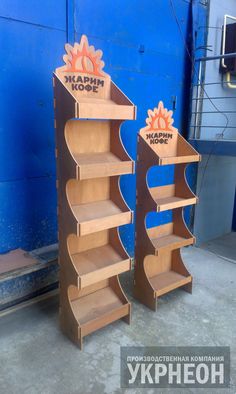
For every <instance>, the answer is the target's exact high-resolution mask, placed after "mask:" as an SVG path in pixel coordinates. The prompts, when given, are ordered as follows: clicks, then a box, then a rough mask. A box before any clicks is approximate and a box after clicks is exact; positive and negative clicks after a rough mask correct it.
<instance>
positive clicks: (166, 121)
mask: <svg viewBox="0 0 236 394" xmlns="http://www.w3.org/2000/svg"><path fill="white" fill-rule="evenodd" d="M172 114H173V112H172V111H168V110H167V109H166V108H164V105H163V102H162V101H160V102H159V104H158V107H157V108H154V110H153V111H151V110H150V109H149V110H148V116H149V117H148V118H147V119H146V123H147V129H146V130H148V131H149V130H163V131H174V130H176V129H175V128H174V127H173V126H172V124H173V122H174V119H173V118H172Z"/></svg>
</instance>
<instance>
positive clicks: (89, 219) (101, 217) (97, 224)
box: [71, 200, 132, 236]
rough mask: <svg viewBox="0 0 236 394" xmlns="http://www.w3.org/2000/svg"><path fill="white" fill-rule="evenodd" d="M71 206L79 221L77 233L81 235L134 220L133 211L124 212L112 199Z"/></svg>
mask: <svg viewBox="0 0 236 394" xmlns="http://www.w3.org/2000/svg"><path fill="white" fill-rule="evenodd" d="M71 208H72V211H73V213H74V216H75V218H76V220H77V222H78V224H77V235H80V236H81V235H86V234H90V233H93V232H96V231H100V230H105V229H109V228H113V227H118V226H122V225H123V224H129V223H131V221H132V213H131V212H130V211H129V210H128V209H127V211H126V212H122V210H121V209H120V208H119V207H118V206H117V205H116V204H115V203H114V202H113V201H111V200H105V201H96V202H91V203H88V204H81V205H72V206H71Z"/></svg>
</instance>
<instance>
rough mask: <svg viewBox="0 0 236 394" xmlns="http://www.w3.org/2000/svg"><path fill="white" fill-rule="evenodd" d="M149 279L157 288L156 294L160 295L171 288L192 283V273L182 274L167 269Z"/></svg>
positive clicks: (155, 288)
mask: <svg viewBox="0 0 236 394" xmlns="http://www.w3.org/2000/svg"><path fill="white" fill-rule="evenodd" d="M149 281H150V283H151V285H152V287H153V289H154V290H155V293H156V296H157V297H159V296H161V295H163V294H166V293H168V292H170V291H171V290H174V289H177V288H178V287H182V286H184V285H186V284H188V283H191V282H192V277H191V275H189V276H184V275H181V274H179V273H178V272H175V271H167V272H163V273H161V274H159V275H156V276H153V277H152V278H150V279H149Z"/></svg>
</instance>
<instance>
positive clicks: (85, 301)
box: [68, 276, 130, 342]
mask: <svg viewBox="0 0 236 394" xmlns="http://www.w3.org/2000/svg"><path fill="white" fill-rule="evenodd" d="M68 296H69V301H70V306H71V310H72V312H73V315H74V317H75V319H76V321H77V324H78V329H79V338H78V339H79V341H80V342H82V338H83V337H84V336H86V335H88V334H90V333H92V332H94V331H96V330H98V329H100V328H102V327H104V326H106V325H108V324H110V323H112V322H114V321H116V320H118V319H121V318H125V317H126V319H125V320H127V322H128V323H129V317H130V303H129V302H128V300H127V298H126V297H125V295H124V293H123V291H122V289H121V287H120V283H119V279H118V277H116V276H114V277H112V278H110V279H108V280H105V281H102V282H99V283H97V284H96V285H92V286H88V287H87V288H85V289H84V290H81V291H79V290H78V289H77V288H76V287H74V286H70V287H69V291H68ZM68 324H69V322H68Z"/></svg>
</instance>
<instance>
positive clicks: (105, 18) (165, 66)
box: [0, 0, 191, 254]
mask: <svg viewBox="0 0 236 394" xmlns="http://www.w3.org/2000/svg"><path fill="white" fill-rule="evenodd" d="M174 4H175V7H176V12H177V15H178V18H179V20H180V24H181V27H182V29H183V33H184V35H185V36H186V37H188V35H189V34H190V33H191V31H190V21H191V2H189V1H186V0H174ZM0 18H1V35H2V36H4V40H2V44H1V48H0V54H1V58H2V59H4V61H5V63H4V68H3V70H2V74H1V81H0V83H1V86H0V88H1V92H2V95H1V103H0V110H1V114H0V133H1V135H0V160H1V165H0V182H1V184H0V190H1V193H0V199H1V201H0V204H1V205H0V206H1V223H0V231H1V234H4V236H3V237H1V240H0V252H3V251H7V250H10V249H13V248H16V247H22V248H25V249H28V250H29V249H34V248H36V247H39V246H43V245H46V244H49V243H53V242H55V240H56V231H57V226H56V191H55V160H54V131H53V117H54V116H53V101H52V82H51V73H52V70H54V69H55V67H56V66H59V65H60V64H61V57H62V54H63V52H64V49H63V46H64V43H65V41H66V40H67V37H68V39H69V40H70V41H71V42H73V41H74V37H75V38H77V40H79V38H80V35H81V34H83V33H84V34H87V35H88V37H89V40H90V42H91V43H92V44H93V45H94V46H95V47H97V48H101V49H102V50H103V51H104V61H105V64H106V66H105V70H106V71H107V72H108V73H110V74H111V76H112V79H113V80H114V81H115V82H116V83H117V84H118V86H119V87H120V88H121V89H123V90H124V92H125V93H126V94H127V96H128V97H130V98H131V100H133V102H134V103H135V104H136V105H137V106H138V117H137V121H136V122H125V123H124V125H123V126H122V137H123V141H124V145H125V147H126V148H127V150H128V152H129V154H130V155H131V156H132V157H133V158H134V159H135V158H136V136H137V132H138V130H139V128H141V127H143V126H144V122H145V118H146V115H147V113H146V111H147V108H153V107H154V106H156V105H157V103H158V101H159V100H160V99H161V100H163V101H164V103H165V105H166V106H167V107H168V108H171V106H172V96H177V99H178V106H177V109H176V111H175V113H174V118H175V126H176V127H178V128H179V129H180V130H182V129H183V130H184V126H185V125H186V117H185V116H183V114H184V113H185V112H186V107H185V104H186V97H188V89H189V75H190V74H189V73H190V68H189V64H188V62H186V53H185V47H184V44H183V41H182V38H181V35H180V32H179V30H178V27H177V25H176V21H175V20H174V18H173V14H172V12H171V8H170V3H169V2H167V1H166V0H159V1H158V2H153V1H152V0H146V1H145V2H144V1H142V0H138V1H137V0H136V1H135V0H130V1H128V2H127V1H125V0H114V1H112V2H111V1H110V0H98V1H96V2H94V1H93V2H92V1H86V2H85V1H82V0H67V1H65V0H57V1H56V0H47V1H46V0H42V1H40V2H38V1H36V0H35V1H33V2H32V1H30V0H27V1H24V2H18V1H17V0H12V1H11V2H9V1H7V0H2V1H1V3H0ZM74 29H75V31H74ZM141 45H142V46H143V48H144V52H143V53H141V52H140V50H139V49H140V46H141ZM9 47H10V48H11V51H10V54H9ZM12 48H13V49H12ZM156 171H157V170H156ZM165 171H166V173H165V174H162V182H164V179H166V183H169V182H170V178H171V174H172V172H173V169H171V168H170V167H168V168H166V169H165ZM149 181H150V182H151V183H152V184H153V185H155V182H157V183H156V184H158V182H160V180H159V178H158V172H155V170H153V172H150V175H149ZM121 189H122V192H123V195H124V197H125V198H126V200H127V202H128V204H129V205H130V207H131V208H132V209H134V208H135V177H132V176H124V177H122V179H121ZM165 215H166V216H165ZM170 215H171V213H166V214H163V216H162V217H160V218H159V219H158V220H159V222H164V221H165V220H171V219H170ZM155 220H156V219H150V225H154V224H155ZM121 235H122V238H123V240H124V243H125V246H126V247H127V249H128V251H129V252H130V253H131V254H133V247H134V225H132V226H124V227H122V228H121Z"/></svg>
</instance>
